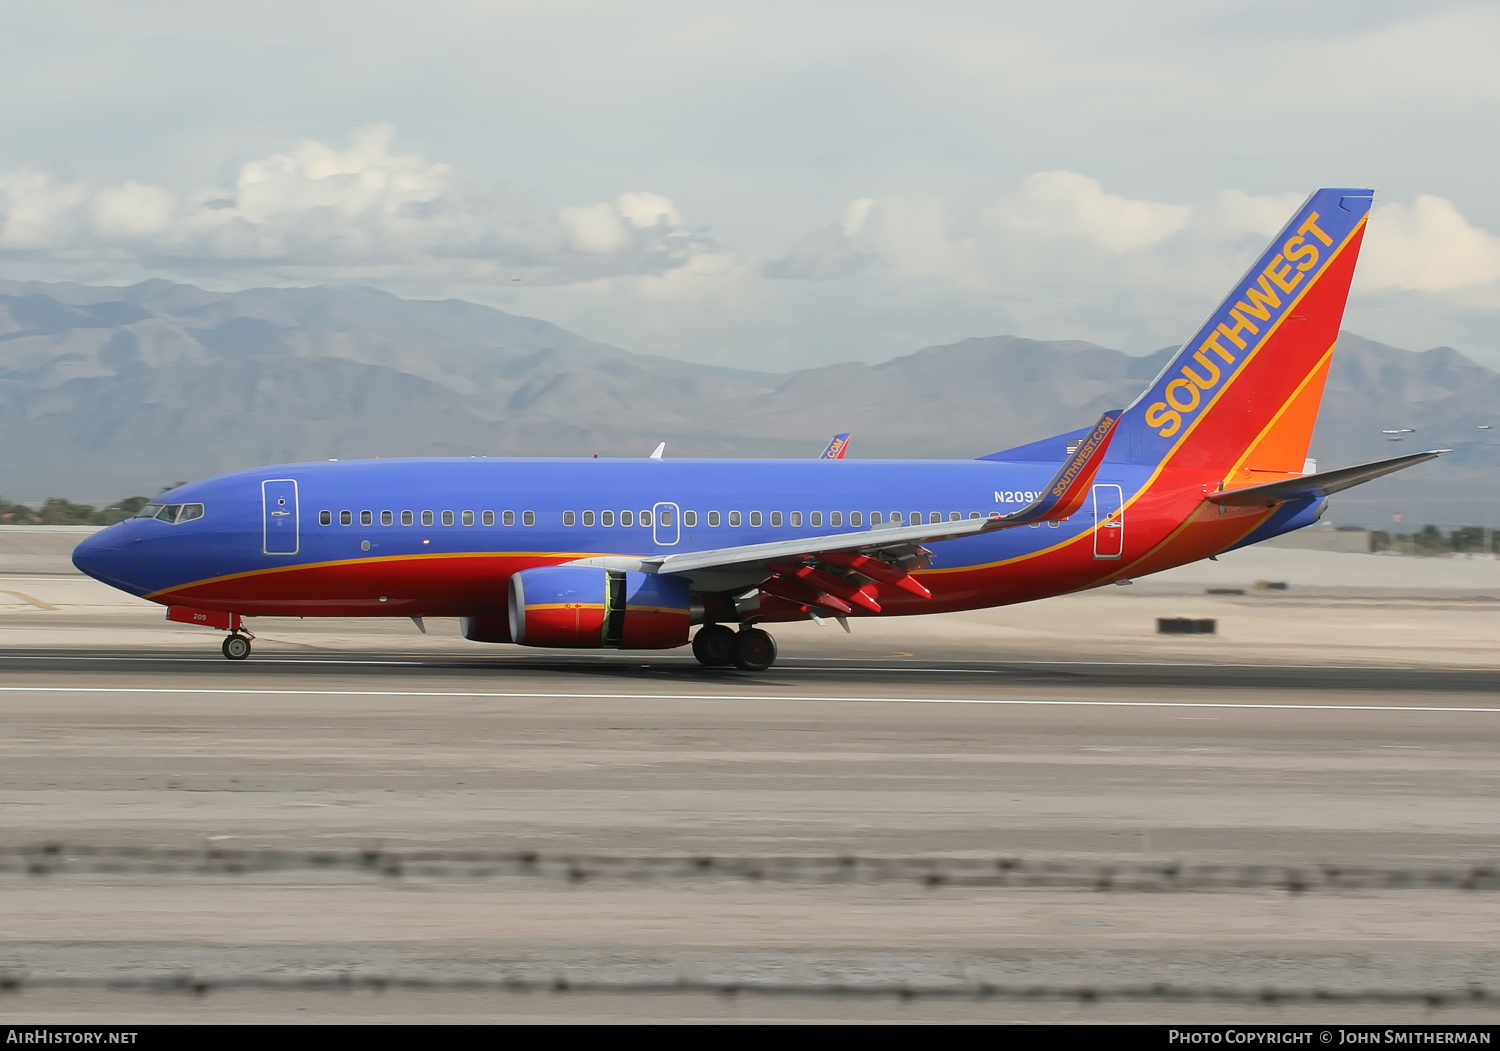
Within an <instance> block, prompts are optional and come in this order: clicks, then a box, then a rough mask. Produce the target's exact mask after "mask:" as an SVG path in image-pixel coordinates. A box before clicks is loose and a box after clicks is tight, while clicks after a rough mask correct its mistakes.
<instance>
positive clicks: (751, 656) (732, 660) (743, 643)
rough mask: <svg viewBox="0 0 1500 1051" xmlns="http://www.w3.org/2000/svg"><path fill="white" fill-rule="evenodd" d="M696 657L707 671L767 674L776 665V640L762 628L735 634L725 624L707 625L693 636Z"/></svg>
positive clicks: (743, 629) (742, 629)
mask: <svg viewBox="0 0 1500 1051" xmlns="http://www.w3.org/2000/svg"><path fill="white" fill-rule="evenodd" d="M693 656H694V657H697V658H698V663H699V664H701V665H703V666H704V667H705V668H727V667H729V666H730V665H734V666H735V667H736V668H738V669H740V670H741V671H765V670H766V669H767V668H769V667H770V666H771V665H773V664H775V663H776V640H775V639H773V638H771V636H770V635H769V634H768V633H766V632H764V631H761V630H760V629H759V628H751V627H743V628H741V629H740V630H739V631H733V630H731V629H730V628H728V627H726V626H725V625H723V624H705V625H704V626H703V627H702V628H700V629H699V630H698V634H696V635H694V636H693Z"/></svg>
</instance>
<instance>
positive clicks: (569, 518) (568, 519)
mask: <svg viewBox="0 0 1500 1051" xmlns="http://www.w3.org/2000/svg"><path fill="white" fill-rule="evenodd" d="M577 521H578V517H577V516H576V515H574V514H573V512H572V511H564V512H563V525H565V526H570V525H573V524H574V523H575V522H577Z"/></svg>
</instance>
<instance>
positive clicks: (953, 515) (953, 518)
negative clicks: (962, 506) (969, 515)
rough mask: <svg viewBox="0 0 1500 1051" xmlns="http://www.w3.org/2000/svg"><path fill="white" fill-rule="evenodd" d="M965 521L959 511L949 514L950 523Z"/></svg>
mask: <svg viewBox="0 0 1500 1051" xmlns="http://www.w3.org/2000/svg"><path fill="white" fill-rule="evenodd" d="M963 520H964V516H963V515H961V514H959V513H958V512H957V511H949V512H948V521H950V522H962V521H963Z"/></svg>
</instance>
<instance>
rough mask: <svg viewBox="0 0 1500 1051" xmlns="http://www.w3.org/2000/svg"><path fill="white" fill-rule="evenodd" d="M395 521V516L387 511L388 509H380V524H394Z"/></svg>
mask: <svg viewBox="0 0 1500 1051" xmlns="http://www.w3.org/2000/svg"><path fill="white" fill-rule="evenodd" d="M395 522H396V516H395V515H393V514H392V513H391V512H389V511H382V512H380V524H381V525H394V524H395Z"/></svg>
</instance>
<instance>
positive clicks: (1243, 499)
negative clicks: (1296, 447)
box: [1208, 449, 1452, 507]
mask: <svg viewBox="0 0 1500 1051" xmlns="http://www.w3.org/2000/svg"><path fill="white" fill-rule="evenodd" d="M1446 452H1452V450H1451V449H1433V450H1432V451H1430V452H1425V453H1412V454H1411V455H1410V456H1397V457H1396V458H1394V459H1391V460H1376V461H1375V462H1374V463H1364V464H1360V465H1359V466H1357V467H1345V468H1342V469H1341V470H1337V471H1324V472H1323V473H1322V474H1304V475H1301V476H1300V477H1297V478H1287V479H1285V480H1283V481H1280V482H1267V483H1266V484H1265V485H1252V486H1248V487H1246V488H1244V489H1226V490H1224V491H1222V492H1218V493H1209V494H1208V499H1209V501H1210V502H1211V503H1215V504H1226V505H1228V506H1230V507H1256V506H1259V505H1262V504H1274V503H1282V502H1284V501H1287V500H1295V499H1297V498H1298V497H1323V496H1328V495H1329V494H1330V493H1337V492H1339V491H1340V490H1343V489H1351V488H1353V487H1354V486H1356V485H1362V484H1364V483H1365V482H1369V481H1373V480H1374V479H1376V478H1379V477H1381V476H1382V475H1387V474H1392V473H1394V472H1396V471H1400V470H1403V469H1405V468H1407V467H1411V466H1412V465H1413V464H1419V463H1426V462H1427V461H1428V460H1433V459H1436V458H1437V457H1439V456H1441V455H1443V453H1446Z"/></svg>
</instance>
